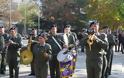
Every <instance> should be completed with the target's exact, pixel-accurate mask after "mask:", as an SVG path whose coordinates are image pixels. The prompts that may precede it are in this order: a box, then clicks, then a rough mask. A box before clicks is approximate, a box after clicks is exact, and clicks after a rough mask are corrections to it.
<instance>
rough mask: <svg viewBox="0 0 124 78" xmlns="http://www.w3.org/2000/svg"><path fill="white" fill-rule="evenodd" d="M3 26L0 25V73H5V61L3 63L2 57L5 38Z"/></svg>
mask: <svg viewBox="0 0 124 78" xmlns="http://www.w3.org/2000/svg"><path fill="white" fill-rule="evenodd" d="M3 32H4V29H3V26H1V27H0V57H1V59H0V74H5V67H4V65H5V63H4V59H5V58H4V57H5V53H4V48H5V39H4V37H3Z"/></svg>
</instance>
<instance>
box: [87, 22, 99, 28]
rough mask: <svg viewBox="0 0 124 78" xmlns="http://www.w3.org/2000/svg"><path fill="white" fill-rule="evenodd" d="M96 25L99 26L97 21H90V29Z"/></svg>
mask: <svg viewBox="0 0 124 78" xmlns="http://www.w3.org/2000/svg"><path fill="white" fill-rule="evenodd" d="M94 24H95V25H97V26H99V23H98V22H97V21H90V22H89V27H91V26H92V25H94Z"/></svg>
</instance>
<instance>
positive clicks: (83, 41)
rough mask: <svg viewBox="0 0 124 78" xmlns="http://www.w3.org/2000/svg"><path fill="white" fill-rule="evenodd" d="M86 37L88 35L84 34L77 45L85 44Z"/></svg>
mask: <svg viewBox="0 0 124 78" xmlns="http://www.w3.org/2000/svg"><path fill="white" fill-rule="evenodd" d="M87 39H88V35H87V34H84V36H83V38H82V39H81V40H80V42H79V45H80V46H86V44H87Z"/></svg>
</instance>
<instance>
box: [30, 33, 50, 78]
mask: <svg viewBox="0 0 124 78" xmlns="http://www.w3.org/2000/svg"><path fill="white" fill-rule="evenodd" d="M46 39H47V37H46V34H44V33H42V34H40V35H39V36H38V43H37V44H35V45H34V46H33V49H32V51H33V56H34V69H35V75H36V78H47V76H48V61H49V59H51V46H50V45H49V44H47V43H46Z"/></svg>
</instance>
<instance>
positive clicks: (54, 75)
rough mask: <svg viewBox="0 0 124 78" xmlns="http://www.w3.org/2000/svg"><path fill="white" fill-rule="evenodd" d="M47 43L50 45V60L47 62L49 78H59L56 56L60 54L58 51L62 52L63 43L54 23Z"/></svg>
mask: <svg viewBox="0 0 124 78" xmlns="http://www.w3.org/2000/svg"><path fill="white" fill-rule="evenodd" d="M47 43H48V44H50V45H51V47H52V59H51V60H50V62H49V66H50V76H51V78H61V77H60V67H59V62H58V60H57V55H58V53H59V52H60V50H62V47H63V41H62V37H61V36H60V35H58V34H57V26H56V24H54V23H53V24H51V27H50V33H49V36H48V40H47Z"/></svg>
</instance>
